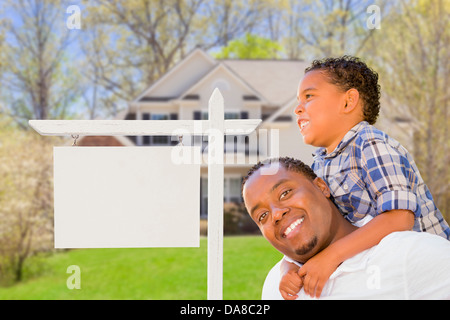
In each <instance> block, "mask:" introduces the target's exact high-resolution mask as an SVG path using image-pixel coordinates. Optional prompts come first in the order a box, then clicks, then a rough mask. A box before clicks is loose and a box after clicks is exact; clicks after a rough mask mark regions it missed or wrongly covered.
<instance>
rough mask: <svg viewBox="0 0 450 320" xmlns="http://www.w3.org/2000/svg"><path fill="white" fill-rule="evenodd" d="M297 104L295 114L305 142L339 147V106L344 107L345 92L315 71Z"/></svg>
mask: <svg viewBox="0 0 450 320" xmlns="http://www.w3.org/2000/svg"><path fill="white" fill-rule="evenodd" d="M297 101H298V103H299V104H298V106H297V107H296V108H295V114H296V115H297V124H298V126H299V128H300V133H301V134H302V136H303V141H304V142H305V143H306V144H310V145H313V146H315V147H325V148H327V149H328V148H330V147H332V146H335V145H337V144H338V143H339V141H337V140H340V139H341V137H340V135H339V134H340V132H338V131H339V128H340V126H339V124H338V122H339V115H340V114H339V106H340V105H345V93H344V92H342V91H341V90H340V89H339V88H338V87H337V86H335V85H333V84H331V83H329V82H328V81H327V78H326V76H325V75H324V73H323V72H321V71H318V70H315V71H310V72H308V73H306V74H305V76H304V78H303V80H302V81H301V83H300V86H299V88H298V92H297ZM328 151H332V150H328Z"/></svg>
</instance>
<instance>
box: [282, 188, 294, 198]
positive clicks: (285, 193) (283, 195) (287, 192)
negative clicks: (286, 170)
mask: <svg viewBox="0 0 450 320" xmlns="http://www.w3.org/2000/svg"><path fill="white" fill-rule="evenodd" d="M291 191H292V190H286V191H284V192H283V193H282V194H281V195H280V200H283V198H284V197H286V196H287V195H288V194H289V192H291Z"/></svg>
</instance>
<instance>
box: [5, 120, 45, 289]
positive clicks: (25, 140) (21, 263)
mask: <svg viewBox="0 0 450 320" xmlns="http://www.w3.org/2000/svg"><path fill="white" fill-rule="evenodd" d="M53 142H54V141H53V140H52V139H49V138H48V137H46V138H42V137H41V136H39V135H37V134H35V133H32V132H29V131H24V130H20V129H17V128H15V126H13V125H12V124H11V121H6V120H4V119H0V177H1V184H0V221H1V223H0V284H3V285H6V284H10V283H11V282H17V281H20V280H21V279H22V277H23V271H24V269H25V267H26V261H27V259H28V258H29V257H30V256H33V255H35V254H37V253H39V252H43V251H49V250H50V249H51V248H52V247H53V186H52V174H53V166H52V152H51V150H52V144H53Z"/></svg>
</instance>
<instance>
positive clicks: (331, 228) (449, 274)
mask: <svg viewBox="0 0 450 320" xmlns="http://www.w3.org/2000/svg"><path fill="white" fill-rule="evenodd" d="M268 165H269V163H267V162H266V163H258V164H257V165H256V166H254V167H253V168H252V169H251V170H250V171H249V174H248V175H247V177H246V178H245V179H244V181H243V190H242V193H243V197H244V202H245V206H246V208H247V211H248V212H249V214H250V216H251V217H252V219H253V220H254V221H255V223H256V224H257V225H258V226H259V228H260V230H261V232H262V234H263V235H264V237H265V238H266V239H267V240H268V241H269V242H270V243H271V244H272V245H273V246H274V247H275V248H276V249H277V250H278V251H280V252H281V253H283V254H284V255H285V256H287V257H289V258H290V259H292V260H293V261H296V262H297V263H299V264H303V263H305V262H306V261H308V259H310V258H311V257H313V256H315V255H320V253H321V251H322V250H324V249H325V248H327V247H328V246H330V245H332V244H333V243H334V242H335V241H337V240H339V239H341V238H342V237H345V236H347V235H348V234H350V233H351V232H353V231H354V230H356V228H357V227H356V226H354V225H352V224H351V223H350V222H348V221H347V220H345V218H344V217H343V216H342V215H341V213H340V212H339V210H338V209H337V207H336V206H335V205H334V203H333V202H332V200H331V199H330V191H329V189H328V187H327V185H326V183H325V182H324V181H323V180H322V179H320V178H318V177H317V176H316V175H315V174H314V172H313V171H312V170H311V169H310V168H309V167H308V166H306V165H305V164H303V163H302V162H301V161H299V160H295V159H292V158H279V159H275V160H271V161H270V165H271V166H272V169H273V168H274V166H275V168H276V169H277V170H276V171H277V173H276V174H271V175H265V174H264V172H263V170H261V168H262V167H265V166H268ZM269 172H272V173H273V170H270V171H269ZM300 270H301V269H300ZM279 281H280V270H279V264H277V265H276V266H275V267H274V268H273V269H272V270H271V272H269V274H268V276H267V278H266V282H265V285H264V290H263V299H281V298H282V297H281V294H280V292H279V290H278V285H279ZM299 281H301V282H302V283H303V284H304V285H306V283H308V281H309V279H308V275H307V274H306V275H305V276H304V277H303V278H301V279H299ZM298 298H299V299H306V298H308V296H307V295H306V294H305V293H304V291H303V289H302V290H301V291H300V292H299V293H298ZM321 298H325V299H326V298H328V299H377V298H378V299H450V242H449V241H447V240H445V239H443V238H442V237H438V236H435V235H430V234H427V233H419V232H412V231H404V232H394V233H391V234H389V235H388V236H386V237H385V238H383V239H382V240H381V242H380V243H379V244H378V245H376V246H374V247H372V248H370V249H368V250H365V251H363V252H361V253H359V254H357V255H355V256H353V257H352V258H350V259H347V260H346V261H344V262H343V263H342V264H341V265H340V266H339V267H338V268H337V270H336V271H335V272H334V273H333V274H332V275H331V277H330V279H329V281H328V282H327V283H326V284H325V287H324V288H323V290H322V295H321Z"/></svg>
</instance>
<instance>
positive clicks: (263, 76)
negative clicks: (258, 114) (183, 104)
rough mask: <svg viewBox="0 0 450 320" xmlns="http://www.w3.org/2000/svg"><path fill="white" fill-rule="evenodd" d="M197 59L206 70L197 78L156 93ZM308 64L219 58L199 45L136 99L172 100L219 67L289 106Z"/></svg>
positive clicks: (261, 94)
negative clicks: (169, 92)
mask: <svg viewBox="0 0 450 320" xmlns="http://www.w3.org/2000/svg"><path fill="white" fill-rule="evenodd" d="M193 61H196V62H197V63H200V64H202V65H203V70H202V72H200V71H199V72H198V73H197V74H195V75H194V74H192V77H195V79H190V80H189V81H190V82H191V84H190V85H189V84H188V85H187V86H186V87H185V88H183V89H182V90H179V91H178V92H173V93H171V94H170V95H165V96H159V95H157V94H155V92H158V90H160V89H161V88H162V87H164V85H169V86H170V83H171V81H173V80H172V79H174V78H175V79H176V75H177V73H182V72H183V71H182V70H183V68H187V66H188V64H189V63H192V62H193ZM306 67H307V64H306V63H305V62H304V61H298V60H234V59H225V60H215V59H213V58H212V57H211V56H209V55H208V54H207V53H206V52H204V51H203V50H202V49H198V48H197V49H195V50H193V51H192V52H191V53H189V54H188V55H187V56H186V57H185V58H184V59H183V60H181V61H180V62H179V63H178V64H176V65H175V66H174V67H173V68H172V69H170V70H169V71H168V72H167V73H166V74H164V75H163V76H162V77H161V78H160V79H159V80H157V81H156V82H155V83H153V84H152V85H151V86H150V87H149V88H147V89H146V90H145V91H144V92H143V93H141V94H140V95H139V96H138V97H136V99H134V100H133V102H139V101H143V100H149V101H168V100H172V99H177V98H181V97H183V96H184V95H186V94H188V93H192V90H194V89H195V88H196V87H198V83H200V82H204V80H206V79H207V78H209V77H210V76H211V75H212V74H214V72H215V71H217V70H219V69H222V70H226V71H227V72H228V73H230V74H232V75H233V76H234V77H236V80H237V81H238V82H239V83H241V84H242V85H243V86H244V87H247V88H248V90H249V91H250V92H253V93H254V95H255V96H256V97H258V98H259V100H261V101H262V102H263V103H264V104H268V105H273V106H285V105H286V103H288V102H289V101H291V100H292V99H293V98H295V97H296V92H297V87H298V83H299V81H300V79H301V78H302V76H303V73H304V70H305V68H306ZM189 74H191V73H189ZM193 80H194V81H193ZM189 81H187V82H189Z"/></svg>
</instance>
